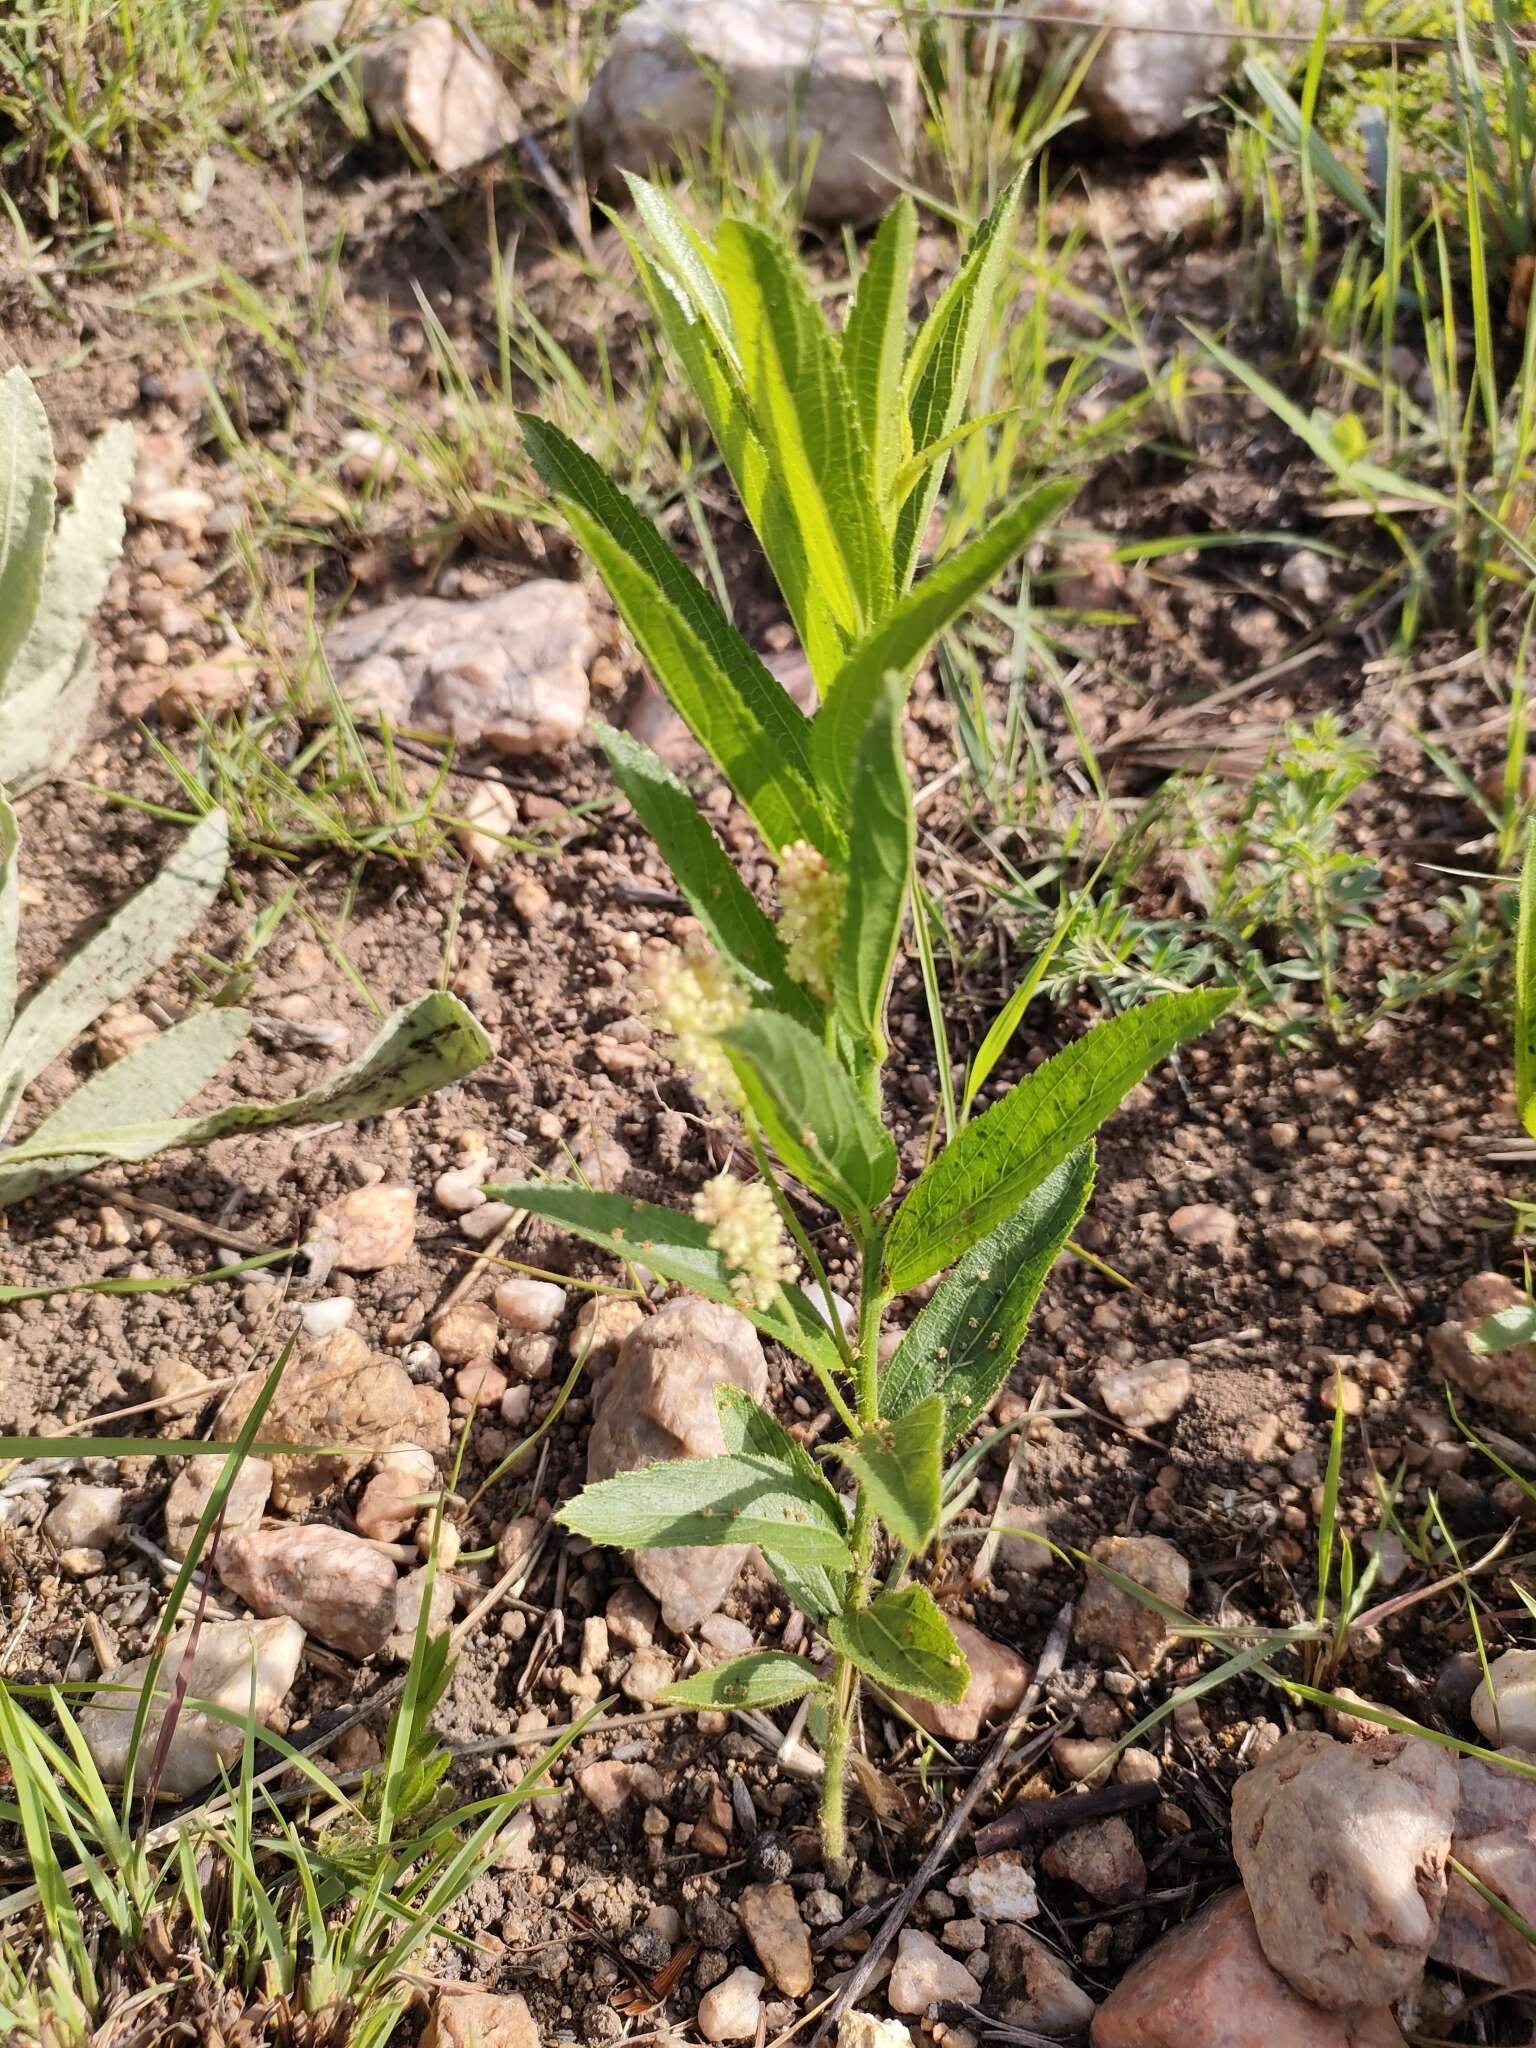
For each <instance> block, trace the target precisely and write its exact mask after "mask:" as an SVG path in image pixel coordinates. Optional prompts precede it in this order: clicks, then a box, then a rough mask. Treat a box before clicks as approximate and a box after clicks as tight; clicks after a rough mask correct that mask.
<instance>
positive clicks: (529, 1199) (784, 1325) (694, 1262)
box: [490, 1180, 841, 1372]
mask: <svg viewBox="0 0 1536 2048" xmlns="http://www.w3.org/2000/svg"><path fill="white" fill-rule="evenodd" d="M490 1193H491V1195H492V1197H493V1198H494V1199H495V1200H496V1201H498V1202H507V1203H510V1205H511V1206H512V1207H513V1208H515V1209H527V1210H528V1211H529V1213H530V1214H531V1215H534V1216H542V1217H543V1218H544V1219H545V1221H546V1222H549V1223H556V1224H558V1225H559V1226H560V1228H561V1229H562V1230H569V1231H571V1232H572V1233H573V1235H575V1236H576V1237H581V1238H585V1239H586V1241H587V1242H588V1244H595V1245H600V1246H601V1247H602V1248H603V1250H604V1251H608V1252H611V1253H613V1255H614V1256H615V1257H616V1258H621V1259H630V1260H632V1261H633V1262H634V1263H635V1264H636V1265H641V1266H649V1267H650V1269H651V1270H652V1272H654V1273H659V1274H660V1275H661V1277H662V1279H663V1280H672V1281H675V1282H676V1283H677V1285H678V1286H679V1287H691V1288H692V1289H693V1291H694V1293H695V1294H702V1295H704V1296H705V1297H706V1298H707V1299H708V1300H710V1301H723V1302H727V1303H729V1304H730V1306H731V1307H733V1308H735V1307H741V1310H742V1314H743V1315H745V1316H746V1317H748V1318H749V1319H750V1321H752V1322H753V1323H755V1324H756V1325H757V1327H758V1329H760V1330H761V1331H762V1332H763V1334H764V1336H765V1337H772V1338H773V1340H774V1342H775V1343H778V1344H782V1345H784V1346H785V1348H786V1349H787V1350H789V1351H793V1352H794V1353H795V1355H796V1357H798V1358H804V1359H806V1360H807V1361H808V1362H809V1363H811V1364H812V1365H820V1366H823V1367H825V1368H826V1369H827V1370H828V1371H830V1372H836V1371H837V1370H838V1369H839V1365H840V1362H841V1361H840V1359H839V1356H838V1351H837V1346H836V1345H835V1344H834V1343H833V1342H832V1338H831V1335H830V1333H829V1331H828V1329H827V1326H826V1324H825V1323H824V1322H823V1321H822V1319H821V1317H820V1316H819V1315H817V1313H816V1311H815V1309H814V1308H813V1307H812V1306H811V1304H810V1302H809V1301H808V1300H807V1299H806V1297H805V1295H804V1294H803V1293H802V1292H801V1291H800V1289H799V1288H798V1287H786V1288H785V1289H784V1290H783V1294H784V1299H785V1300H786V1301H787V1302H788V1304H789V1309H790V1316H792V1317H793V1320H790V1318H789V1317H786V1316H784V1315H781V1314H780V1313H779V1312H778V1310H777V1309H755V1308H746V1307H742V1305H741V1304H740V1303H739V1302H737V1300H736V1297H735V1295H734V1294H733V1293H732V1292H731V1269H730V1267H729V1266H727V1265H726V1263H725V1261H724V1259H722V1258H721V1256H720V1254H719V1253H718V1252H717V1251H716V1250H715V1248H714V1246H713V1245H712V1244H711V1243H710V1241H709V1227H708V1225H707V1224H703V1223H700V1222H699V1220H698V1219H697V1217H694V1216H688V1215H685V1214H684V1213H683V1212H682V1211H681V1210H680V1209H663V1208H662V1207H661V1206H660V1205H659V1204H658V1203H655V1202H637V1201H634V1200H633V1199H632V1198H631V1197H630V1196H628V1195H611V1194H605V1193H603V1192H602V1191H601V1190H599V1189H595V1188H578V1187H572V1186H570V1185H569V1184H568V1183H567V1182H565V1181H545V1180H522V1181H508V1182H503V1183H501V1184H500V1185H498V1186H496V1187H493V1188H491V1189H490Z"/></svg>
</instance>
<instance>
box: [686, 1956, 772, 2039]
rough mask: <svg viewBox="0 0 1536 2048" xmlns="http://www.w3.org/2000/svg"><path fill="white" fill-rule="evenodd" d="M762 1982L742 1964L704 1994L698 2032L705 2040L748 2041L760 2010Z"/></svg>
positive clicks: (763, 1980)
mask: <svg viewBox="0 0 1536 2048" xmlns="http://www.w3.org/2000/svg"><path fill="white" fill-rule="evenodd" d="M765 1981H766V1980H765V1979H764V1978H762V1977H760V1976H759V1975H758V1974H757V1972H756V1970H749V1969H747V1967H746V1966H745V1964H743V1965H742V1966H741V1967H740V1968H738V1969H735V1970H732V1972H731V1974H730V1975H729V1976H728V1977H722V1978H721V1980H720V1982H719V1983H718V1984H716V1985H715V1987H714V1988H713V1990H710V1991H706V1992H705V1994H704V1996H703V1997H702V1998H701V1999H700V2000H699V2032H700V2033H701V2034H702V2035H703V2036H704V2038H705V2040H706V2041H750V2040H751V2039H752V2037H753V2035H754V2034H755V2033H756V2032H757V2019H758V2014H759V2013H760V2012H761V2011H762V2009H763V1984H764V1982H765Z"/></svg>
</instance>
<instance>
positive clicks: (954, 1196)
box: [885, 989, 1233, 1294]
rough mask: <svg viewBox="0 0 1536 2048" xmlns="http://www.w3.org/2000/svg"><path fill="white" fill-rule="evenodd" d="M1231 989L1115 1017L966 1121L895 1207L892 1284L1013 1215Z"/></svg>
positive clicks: (924, 1272)
mask: <svg viewBox="0 0 1536 2048" xmlns="http://www.w3.org/2000/svg"><path fill="white" fill-rule="evenodd" d="M1232 995H1233V992H1232V990H1230V989H1198V990H1195V991H1193V992H1191V993H1189V994H1183V995H1171V996H1160V997H1158V998H1157V999H1156V1000H1155V1001H1153V1002H1150V1003H1143V1004H1142V1005H1141V1006H1140V1007H1139V1008H1137V1009H1134V1010H1128V1011H1126V1012H1125V1014H1124V1015H1123V1016H1119V1017H1111V1018H1109V1019H1108V1020H1107V1021H1106V1022H1104V1023H1102V1024H1098V1025H1095V1027H1094V1028H1093V1030H1091V1031H1089V1032H1086V1033H1085V1034H1084V1036H1083V1037H1081V1038H1079V1039H1076V1040H1074V1042H1073V1043H1072V1044H1071V1045H1069V1046H1067V1047H1066V1049H1065V1050H1064V1051H1062V1052H1059V1053H1057V1055H1056V1056H1055V1058H1054V1059H1050V1060H1047V1061H1046V1062H1045V1064H1044V1065H1043V1066H1041V1067H1037V1068H1036V1069H1035V1071H1034V1072H1033V1073H1032V1074H1030V1075H1028V1076H1026V1078H1025V1079H1024V1080H1022V1081H1020V1082H1019V1083H1018V1084H1017V1086H1016V1087H1014V1088H1012V1089H1010V1091H1009V1092H1008V1094H1007V1095H1005V1096H1004V1097H1003V1099H1002V1101H1001V1102H998V1103H994V1104H993V1106H992V1108H991V1109H989V1110H987V1111H986V1112H985V1113H984V1114H983V1115H982V1116H979V1117H977V1118H976V1119H975V1120H974V1121H973V1122H971V1123H968V1124H967V1125H966V1126H965V1127H964V1129H963V1130H962V1131H961V1132H960V1133H959V1135H958V1136H957V1137H956V1138H955V1140H954V1142H953V1143H952V1144H951V1145H949V1146H947V1147H946V1149H945V1150H944V1151H943V1152H941V1153H940V1155H939V1157H938V1158H937V1159H936V1160H934V1162H933V1164H932V1165H931V1166H930V1167H929V1168H928V1169H927V1171H926V1172H924V1173H923V1174H922V1175H921V1176H920V1177H919V1179H918V1181H917V1184H916V1186H915V1187H914V1188H913V1189H912V1191H911V1193H910V1194H909V1195H908V1196H907V1199H906V1200H905V1201H904V1202H903V1203H902V1205H901V1207H900V1208H899V1209H898V1210H897V1212H896V1216H895V1219H894V1221H893V1222H892V1224H891V1228H890V1234H889V1235H888V1237H887V1238H886V1245H885V1264H886V1273H887V1276H888V1278H889V1282H890V1285H891V1287H892V1288H893V1289H894V1290H895V1291H896V1292H897V1293H898V1294H903V1293H905V1292H906V1290H907V1289H908V1288H909V1287H916V1286H918V1285H919V1283H920V1282H922V1281H924V1280H926V1279H928V1278H929V1277H930V1276H931V1275H932V1274H934V1273H937V1272H938V1271H939V1270H940V1268H941V1267H944V1266H947V1265H950V1264H951V1263H952V1262H953V1261H954V1260H955V1259H957V1258H959V1257H960V1255H961V1254H962V1253H963V1252H964V1251H965V1250H967V1248H968V1247H969V1246H970V1245H972V1244H973V1243H974V1242H975V1241H976V1239H977V1238H978V1237H980V1236H984V1235H985V1234H986V1233H987V1232H988V1231H990V1230H991V1229H992V1228H993V1226H994V1225H995V1224H997V1223H999V1222H1001V1221H1002V1219H1003V1218H1004V1217H1005V1216H1009V1215H1011V1214H1012V1213H1013V1211H1014V1210H1015V1209H1017V1208H1018V1207H1019V1206H1020V1204H1021V1203H1022V1202H1023V1201H1024V1200H1025V1198H1026V1197H1027V1196H1028V1195H1030V1194H1031V1193H1032V1192H1033V1191H1034V1190H1035V1189H1036V1188H1038V1187H1039V1186H1040V1185H1041V1183H1042V1182H1043V1181H1044V1179H1045V1177H1046V1175H1047V1174H1048V1173H1050V1172H1052V1171H1053V1170H1054V1169H1055V1168H1056V1167H1058V1166H1059V1165H1060V1164H1061V1163H1062V1161H1063V1160H1064V1159H1066V1158H1067V1156H1068V1155H1069V1154H1070V1153H1072V1152H1075V1151H1076V1150H1077V1148H1078V1147H1079V1146H1080V1145H1081V1144H1082V1143H1083V1141H1084V1140H1085V1139H1086V1138H1089V1137H1091V1136H1092V1135H1093V1133H1094V1132H1095V1131H1096V1130H1097V1129H1098V1127H1099V1125H1100V1124H1101V1123H1103V1121H1104V1119H1105V1118H1106V1117H1107V1116H1108V1115H1109V1114H1110V1113H1111V1111H1112V1110H1114V1109H1115V1108H1116V1107H1117V1106H1118V1105H1119V1103H1120V1102H1121V1101H1123V1099H1124V1098H1125V1096H1126V1095H1128V1094H1129V1093H1130V1091H1131V1089H1132V1088H1134V1087H1135V1085H1136V1083H1137V1082H1138V1081H1140V1080H1141V1078H1142V1077H1143V1075H1145V1074H1146V1073H1148V1072H1149V1071H1150V1070H1151V1069H1152V1068H1153V1067H1154V1066H1156V1064H1157V1062H1158V1061H1159V1060H1161V1059H1163V1058H1165V1057H1166V1056H1167V1055H1168V1054H1169V1053H1170V1052H1172V1051H1173V1049H1174V1047H1175V1046H1178V1045H1182V1044H1183V1043H1184V1041H1185V1039H1187V1038H1193V1037H1194V1036H1195V1035H1196V1033H1198V1032H1201V1031H1204V1030H1206V1029H1207V1028H1208V1027H1209V1026H1210V1025H1212V1024H1214V1023H1215V1021H1216V1019H1217V1018H1218V1017H1219V1016H1220V1015H1221V1013H1222V1012H1223V1010H1225V1009H1226V1008H1227V1007H1228V1005H1229V1004H1230V1003H1231V1001H1232Z"/></svg>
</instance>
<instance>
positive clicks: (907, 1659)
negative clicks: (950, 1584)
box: [827, 1586, 971, 1700]
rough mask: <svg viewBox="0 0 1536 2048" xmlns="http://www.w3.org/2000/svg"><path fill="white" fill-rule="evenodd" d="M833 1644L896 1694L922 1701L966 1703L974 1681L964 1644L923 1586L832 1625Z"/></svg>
mask: <svg viewBox="0 0 1536 2048" xmlns="http://www.w3.org/2000/svg"><path fill="white" fill-rule="evenodd" d="M827 1639H828V1641H829V1642H830V1643H831V1645H832V1647H833V1649H834V1650H837V1651H839V1652H840V1653H841V1654H842V1655H843V1656H844V1657H846V1658H848V1660H849V1661H850V1662H851V1663H853V1664H856V1665H857V1666H858V1668H859V1669H860V1671H862V1672H864V1674H865V1675H866V1676H867V1677H869V1678H873V1679H874V1680H875V1682H876V1683H877V1684H878V1685H883V1686H885V1687H886V1688H887V1689H888V1690H889V1691H891V1692H906V1693H911V1694H912V1695H913V1697H914V1698H916V1699H920V1700H960V1699H964V1698H965V1689H966V1687H967V1686H968V1685H969V1684H970V1682H971V1673H970V1667H969V1666H968V1665H967V1663H966V1661H965V1658H964V1656H963V1655H962V1654H961V1650H960V1645H959V1644H958V1643H957V1642H956V1641H955V1638H954V1636H953V1634H952V1633H951V1631H950V1626H949V1623H948V1622H947V1621H946V1620H945V1619H944V1617H943V1615H942V1614H940V1612H939V1610H938V1608H937V1607H936V1606H935V1605H934V1601H933V1595H932V1594H931V1593H930V1592H929V1591H928V1590H927V1588H926V1587H923V1586H906V1587H903V1589H902V1590H901V1592H899V1593H882V1594H881V1595H880V1597H879V1599H878V1600H872V1601H871V1602H870V1604H869V1606H868V1607H854V1608H848V1609H846V1610H845V1611H844V1612H843V1613H842V1614H839V1615H835V1616H834V1617H833V1619H832V1620H831V1621H829V1622H828V1623H827Z"/></svg>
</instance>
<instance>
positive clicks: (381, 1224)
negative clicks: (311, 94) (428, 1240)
mask: <svg viewBox="0 0 1536 2048" xmlns="http://www.w3.org/2000/svg"><path fill="white" fill-rule="evenodd" d="M310 1235H311V1236H312V1237H317V1238H326V1239H329V1240H330V1241H331V1264H332V1267H333V1268H334V1269H336V1270H338V1271H340V1272H343V1273H376V1272H379V1271H381V1270H382V1269H383V1268H384V1267H386V1266H398V1265H399V1264H400V1263H401V1261H402V1260H403V1259H407V1258H409V1257H410V1254H411V1250H412V1247H413V1246H414V1245H415V1242H416V1190H415V1189H414V1188H411V1187H403V1186H401V1185H399V1184H398V1183H391V1182H388V1181H380V1182H378V1183H377V1184H376V1185H375V1186H373V1187H365V1188H353V1189H352V1190H351V1192H350V1193H349V1194H345V1195H339V1196H338V1197H337V1198H336V1200H335V1201H334V1202H327V1203H326V1204H325V1206H324V1207H323V1208H321V1209H319V1210H317V1212H316V1214H315V1219H314V1222H313V1224H312V1225H311V1229H310Z"/></svg>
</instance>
